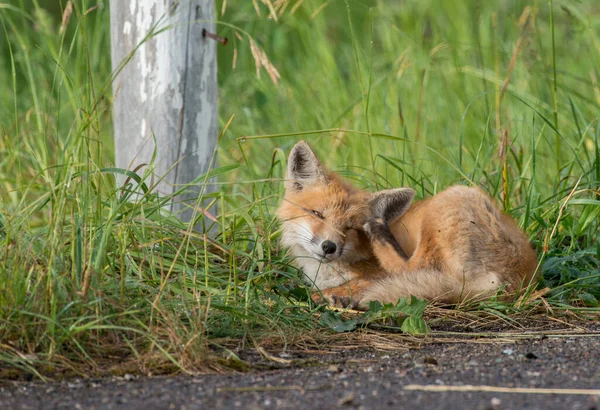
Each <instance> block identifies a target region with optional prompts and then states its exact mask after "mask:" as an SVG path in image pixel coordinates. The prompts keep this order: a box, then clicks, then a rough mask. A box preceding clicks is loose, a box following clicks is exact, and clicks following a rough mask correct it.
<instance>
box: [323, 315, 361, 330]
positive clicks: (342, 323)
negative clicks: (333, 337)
mask: <svg viewBox="0 0 600 410" xmlns="http://www.w3.org/2000/svg"><path fill="white" fill-rule="evenodd" d="M321 324H323V325H325V326H327V327H329V328H330V329H332V330H333V331H335V332H338V333H342V332H350V331H352V330H354V329H356V326H357V324H358V321H357V320H354V319H351V320H343V319H342V317H341V316H340V315H338V314H336V313H335V312H332V311H330V310H326V311H325V312H323V314H322V315H321Z"/></svg>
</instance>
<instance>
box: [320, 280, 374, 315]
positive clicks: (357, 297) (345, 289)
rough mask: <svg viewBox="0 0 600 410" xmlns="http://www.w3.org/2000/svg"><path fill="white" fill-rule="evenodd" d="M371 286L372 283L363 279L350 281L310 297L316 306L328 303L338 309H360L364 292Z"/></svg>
mask: <svg viewBox="0 0 600 410" xmlns="http://www.w3.org/2000/svg"><path fill="white" fill-rule="evenodd" d="M371 286H372V282H371V281H368V280H364V279H351V280H349V281H348V282H346V283H344V284H343V285H340V286H336V287H334V288H328V289H323V290H322V291H317V292H314V293H313V294H312V296H311V299H312V301H313V302H315V303H317V304H324V303H328V304H329V305H331V306H334V307H338V308H350V309H357V308H360V303H361V301H362V299H363V294H364V293H365V290H367V289H369V288H370V287H371Z"/></svg>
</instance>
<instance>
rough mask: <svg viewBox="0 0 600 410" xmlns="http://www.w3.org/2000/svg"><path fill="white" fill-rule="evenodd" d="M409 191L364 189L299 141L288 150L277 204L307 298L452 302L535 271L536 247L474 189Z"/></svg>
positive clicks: (345, 302) (348, 303)
mask: <svg viewBox="0 0 600 410" xmlns="http://www.w3.org/2000/svg"><path fill="white" fill-rule="evenodd" d="M414 195H415V191H414V190H412V189H411V188H397V189H389V190H383V191H379V192H376V193H369V192H366V191H363V190H360V189H358V188H356V187H354V186H352V185H350V184H349V183H347V182H346V181H344V180H342V179H341V178H340V176H338V175H337V174H335V173H332V172H328V171H327V170H326V169H325V167H324V166H323V165H322V164H321V162H320V161H319V160H318V159H317V157H316V156H315V154H314V152H313V151H312V150H311V148H310V146H309V145H308V144H307V143H306V142H304V141H300V142H299V143H297V144H296V145H295V146H294V148H293V149H292V151H291V152H290V155H289V158H288V165H287V171H286V182H285V196H284V198H283V201H282V203H281V205H280V207H279V208H278V210H277V216H278V218H279V219H280V220H281V223H282V236H281V244H282V245H283V246H284V247H287V248H289V250H290V251H291V253H292V255H293V256H294V258H295V259H294V260H295V263H296V264H297V266H298V267H299V268H300V269H302V271H303V273H304V277H305V280H306V282H307V283H308V284H310V285H311V286H313V287H314V288H316V289H317V292H315V293H314V294H313V300H315V301H322V298H325V299H326V300H327V301H328V302H329V303H331V304H334V305H337V306H343V307H355V308H360V309H365V308H367V307H368V304H369V302H370V301H380V302H382V303H396V302H397V301H398V298H400V297H409V296H410V295H414V296H416V297H420V298H424V299H427V300H430V301H439V302H442V303H450V304H454V303H459V302H462V301H467V300H474V299H482V298H486V297H490V296H492V295H494V294H495V293H497V292H498V291H499V290H500V289H504V290H505V291H507V292H510V293H516V292H518V291H519V290H521V289H524V288H525V287H527V286H528V285H529V284H530V283H531V282H532V281H533V280H534V279H535V276H536V267H537V257H536V253H535V251H534V249H533V247H532V246H531V244H530V243H529V242H528V240H527V237H526V236H525V234H524V232H522V231H521V230H520V229H519V228H518V227H517V225H516V223H515V222H514V220H512V219H511V218H510V217H509V216H507V215H505V214H503V213H502V212H501V211H500V210H499V209H498V208H497V207H496V206H495V205H494V203H493V201H492V200H491V199H490V198H489V197H488V196H487V195H485V194H484V193H483V192H482V191H481V190H480V189H478V188H475V187H472V188H469V187H465V186H452V187H450V188H448V189H446V190H445V191H442V192H440V193H439V194H437V195H435V196H433V197H431V198H429V199H425V200H422V201H419V202H415V203H412V200H413V197H414Z"/></svg>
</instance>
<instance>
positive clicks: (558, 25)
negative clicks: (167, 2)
mask: <svg viewBox="0 0 600 410" xmlns="http://www.w3.org/2000/svg"><path fill="white" fill-rule="evenodd" d="M55 3H56V2H50V1H42V0H38V1H25V0H19V1H11V2H2V1H1V0H0V101H1V102H2V103H1V104H0V253H1V255H2V256H1V257H0V370H2V369H4V370H6V369H15V368H16V369H21V370H24V371H25V372H28V373H32V374H35V375H37V376H40V377H43V375H50V376H55V375H56V372H57V371H58V370H57V369H62V370H64V369H67V370H68V372H69V373H82V374H91V373H106V372H107V371H149V370H151V371H153V372H158V371H164V372H170V371H173V370H177V369H183V370H193V369H208V368H215V367H219V366H233V367H240V366H241V367H242V368H243V366H244V364H243V363H242V362H240V361H239V359H237V358H236V356H235V354H234V351H235V348H237V347H240V346H246V345H249V346H256V345H260V344H262V343H267V341H269V340H276V341H277V343H278V344H279V345H280V346H288V345H293V344H294V343H296V341H297V340H299V339H300V338H302V337H306V335H311V337H314V338H318V335H322V334H326V333H327V332H329V331H330V330H329V327H334V326H332V325H331V323H334V322H335V323H337V324H336V326H338V325H339V318H337V317H332V316H331V314H328V316H327V321H322V320H320V319H319V317H318V315H315V313H316V312H319V311H320V310H319V309H318V308H314V307H311V306H309V305H308V304H306V303H305V302H306V295H307V293H306V291H304V290H303V289H302V288H300V287H299V285H300V280H299V275H298V272H297V270H296V269H295V268H293V266H292V265H291V260H290V259H289V258H288V257H286V255H285V251H284V250H282V249H280V248H279V247H278V244H277V239H278V235H279V232H278V224H277V221H276V220H275V219H274V216H273V211H274V209H275V207H276V206H277V203H278V200H279V198H280V197H281V195H282V189H283V187H282V184H281V178H282V172H283V169H284V167H285V158H286V154H287V152H288V151H289V149H290V148H291V147H292V146H293V144H294V143H295V142H296V141H297V140H298V139H300V138H303V139H306V140H309V141H310V142H311V144H312V145H313V146H314V147H315V149H316V151H317V152H318V153H319V154H321V156H322V157H323V158H324V160H325V162H326V164H327V165H328V166H329V167H331V168H332V169H334V170H336V171H339V172H340V173H342V174H343V175H344V176H346V177H347V178H349V179H350V180H352V181H353V182H354V183H356V184H357V185H358V186H360V187H364V188H366V189H372V190H374V189H380V188H385V187H392V186H401V185H409V186H412V187H414V188H416V189H417V191H418V192H419V196H428V195H431V194H434V193H435V192H438V191H440V190H441V189H443V188H444V187H446V186H448V185H450V184H454V183H467V184H477V185H480V186H482V187H483V188H484V189H485V190H487V191H488V192H489V193H490V194H491V195H493V196H495V197H496V198H498V200H499V202H500V203H502V204H503V206H504V207H505V210H506V211H507V212H508V213H510V214H511V215H513V216H514V217H515V218H516V219H517V220H518V221H519V223H520V225H521V226H522V227H523V228H524V229H525V230H526V231H527V233H528V234H529V236H530V238H531V240H532V242H533V243H534V244H535V246H536V247H537V249H538V254H539V257H540V268H541V269H542V272H543V280H542V283H541V284H540V288H541V287H543V286H549V287H551V288H552V290H551V291H550V292H549V293H548V294H546V295H545V296H544V297H545V302H546V303H547V306H551V307H552V309H553V310H552V312H553V314H560V312H563V311H566V310H568V311H569V312H582V314H584V313H594V312H595V313H597V312H598V300H599V299H600V262H599V259H600V243H599V242H598V227H599V222H598V221H599V218H598V216H599V214H600V192H599V191H598V184H599V181H600V153H599V148H598V139H599V136H598V135H599V133H600V124H599V117H598V112H599V106H600V85H599V84H598V82H599V81H600V72H599V71H598V69H597V67H599V66H600V64H599V63H600V37H599V36H600V34H599V33H600V31H599V29H600V9H598V7H597V5H596V4H595V2H594V1H593V0H585V1H554V2H551V4H552V3H553V5H552V6H553V12H551V9H550V6H549V4H548V2H547V1H541V0H540V1H528V2H522V1H476V0H473V1H466V2H446V1H441V0H439V1H434V0H429V1H412V0H407V1H402V2H381V1H375V0H365V1H349V2H348V3H346V2H344V1H340V0H336V1H331V2H327V3H325V5H324V6H323V7H320V6H321V5H323V4H324V3H323V2H322V1H317V0H305V1H303V2H301V5H300V6H299V7H297V8H296V7H294V6H295V5H296V4H298V3H299V2H295V1H290V2H288V3H284V4H286V7H285V9H281V14H280V15H279V17H278V19H277V21H275V19H269V18H267V14H268V9H267V7H266V6H265V5H263V4H262V2H256V3H257V4H258V3H260V5H259V9H260V11H261V14H260V15H258V14H257V13H256V11H255V9H254V7H253V5H252V2H239V4H235V5H234V4H232V2H228V4H227V7H226V9H225V14H224V15H221V13H220V10H221V9H222V4H221V2H218V4H217V10H219V16H218V19H219V21H220V22H222V23H223V24H221V25H219V26H218V27H219V30H218V31H219V34H220V35H223V36H226V37H228V38H229V39H230V42H229V45H227V46H225V47H219V53H220V54H219V87H220V88H219V92H220V108H219V109H220V125H221V128H222V129H224V134H223V136H222V138H221V142H220V146H219V158H218V160H219V166H220V168H218V169H215V170H214V171H213V172H215V173H216V174H218V180H219V186H220V190H219V191H218V193H217V194H214V195H213V197H212V198H213V199H214V200H215V201H216V203H217V208H218V209H220V215H219V223H218V226H217V227H216V229H215V236H214V237H213V238H212V239H207V238H206V237H205V236H204V235H200V234H197V233H194V232H193V231H192V230H191V229H190V227H189V226H188V225H186V224H184V223H182V222H181V221H180V220H179V219H178V218H177V215H171V214H169V213H168V212H166V211H165V210H164V208H163V206H162V205H163V204H164V203H165V201H167V200H168V199H169V198H159V197H157V196H156V195H155V194H153V193H152V192H151V189H148V186H149V185H150V178H148V175H146V174H142V172H143V171H140V173H139V174H138V175H136V174H131V173H130V174H129V175H130V176H131V177H132V178H131V179H130V181H131V183H132V186H133V187H139V188H140V189H142V190H144V192H145V194H144V195H142V196H140V197H136V198H135V200H132V197H131V196H130V195H129V194H128V193H127V191H123V190H121V189H120V188H119V187H116V186H115V175H116V174H117V173H123V172H125V171H124V170H119V169H115V168H114V163H113V153H112V151H113V143H112V123H111V79H112V73H111V62H110V60H109V59H108V58H107V56H108V55H109V51H108V50H109V47H110V43H109V13H108V8H107V5H106V4H105V3H108V2H104V3H102V4H103V5H101V7H99V8H96V9H90V8H91V7H93V6H95V5H96V2H91V1H85V0H77V1H75V2H74V5H75V8H74V13H73V16H72V18H71V21H70V23H69V26H68V29H67V30H66V31H65V32H64V33H63V34H59V27H60V20H61V9H62V7H64V5H65V4H66V2H65V1H61V2H58V3H59V5H60V7H58V6H57V5H56V4H55ZM451 3H452V5H450V4H451ZM454 3H456V4H454ZM236 31H237V32H238V33H247V34H248V35H249V36H251V38H252V39H253V40H254V41H256V43H257V44H258V45H259V46H260V47H261V48H262V49H264V51H265V53H266V55H267V56H268V58H269V59H270V61H271V63H272V64H273V65H274V66H275V67H276V68H277V70H278V71H279V73H280V74H281V78H280V79H279V81H278V84H277V85H276V84H275V83H274V82H273V81H272V80H271V79H270V77H269V75H268V74H267V72H266V71H265V69H261V75H260V78H258V77H257V75H256V68H255V66H254V59H253V57H252V54H251V50H250V46H249V37H247V36H246V35H242V36H240V37H241V38H242V40H240V39H239V37H237V36H236V34H235V32H236ZM234 55H235V63H236V64H235V65H236V66H235V68H233V62H234ZM233 114H235V117H234V119H233V121H232V122H231V125H230V126H229V127H228V128H226V129H225V125H226V123H227V121H228V120H229V119H230V117H231V116H232V115H233ZM309 131H310V132H309ZM198 180H200V181H202V180H204V179H203V178H202V177H200V176H199V179H198ZM543 306H546V304H545V303H543V302H542V300H541V299H540V298H537V299H534V300H532V301H530V302H528V303H525V304H523V303H520V304H508V305H507V304H502V303H500V302H497V301H491V302H487V303H485V304H482V305H478V306H470V307H465V309H467V308H468V309H472V310H474V311H475V312H477V311H486V312H489V311H494V312H496V314H498V315H503V316H504V317H510V315H512V314H515V313H519V312H524V311H525V312H536V311H538V310H539V309H540V308H541V307H543ZM392 310H393V309H392ZM388 311H389V309H388V310H386V309H384V310H382V311H381V312H380V313H379V314H378V315H372V316H378V319H377V320H379V319H381V317H382V316H386V315H387V313H386V312H388ZM345 326H346V327H347V328H352V326H349V325H348V323H346V324H345ZM342 327H344V324H342ZM115 362H117V363H120V365H121V366H120V367H119V369H121V370H111V369H113V368H112V367H111V366H114V364H115ZM7 374H8V373H2V374H0V377H2V375H4V376H6V375H7ZM7 377H8V376H7Z"/></svg>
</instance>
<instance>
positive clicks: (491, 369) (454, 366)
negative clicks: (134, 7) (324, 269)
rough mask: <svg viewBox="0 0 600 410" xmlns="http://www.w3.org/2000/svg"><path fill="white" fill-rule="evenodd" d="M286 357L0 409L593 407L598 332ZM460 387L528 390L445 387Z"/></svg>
mask: <svg viewBox="0 0 600 410" xmlns="http://www.w3.org/2000/svg"><path fill="white" fill-rule="evenodd" d="M589 330H590V332H596V333H600V332H599V331H600V327H599V326H597V325H596V326H591V327H590V329H589ZM258 357H259V356H258V355H257V356H256V358H255V359H256V360H255V361H256V362H259V361H260V360H261V359H259V358H258ZM285 357H286V358H287V359H290V360H292V363H293V364H290V365H286V366H284V365H281V368H278V369H273V370H261V371H252V372H249V373H243V374H242V373H232V374H209V375H196V376H188V375H179V376H175V377H160V378H157V377H155V378H145V377H133V376H129V377H124V378H112V379H96V380H85V379H83V380H82V379H73V380H70V381H63V382H55V383H45V384H44V383H41V382H0V409H144V410H151V409H196V408H197V409H200V408H202V409H236V408H239V409H298V408H302V409H336V408H343V409H386V408H389V409H400V408H414V409H586V410H591V409H600V335H599V334H595V335H594V334H587V335H586V334H579V335H572V336H570V335H568V334H563V335H561V336H558V337H555V336H550V337H544V338H536V339H535V340H531V339H530V340H513V341H508V342H507V341H500V342H494V343H490V340H487V339H481V340H479V339H470V340H469V341H468V342H464V341H462V342H461V341H460V340H453V341H450V342H445V343H433V344H425V345H423V346H422V347H421V348H419V349H418V350H412V349H411V350H407V351H391V352H386V351H375V350H366V349H347V350H342V351H338V352H336V353H332V354H316V355H314V354H313V355H311V354H306V353H292V354H290V355H286V356H285ZM246 359H247V360H250V361H251V362H252V361H253V360H254V359H253V358H252V357H251V356H250V357H246ZM410 385H417V386H414V387H412V388H414V389H416V390H408V389H407V386H408V387H409V388H411V387H410ZM465 385H473V387H472V389H475V390H481V389H483V387H482V386H492V387H494V388H495V387H504V388H509V389H514V388H529V389H533V390H530V391H526V392H523V393H515V392H508V393H507V392H497V391H492V392H482V391H467V392H455V391H444V390H449V389H453V388H456V387H454V386H465ZM423 386H434V387H433V388H434V389H440V390H439V391H424V390H422V389H423V388H424V387H423ZM463 388H464V387H463ZM539 389H562V390H561V391H562V392H564V393H570V394H557V393H551V392H546V391H540V390H539ZM569 389H586V390H587V389H589V390H592V389H597V390H596V392H595V393H594V392H592V391H582V392H579V393H580V394H574V393H576V392H575V391H572V392H569Z"/></svg>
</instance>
